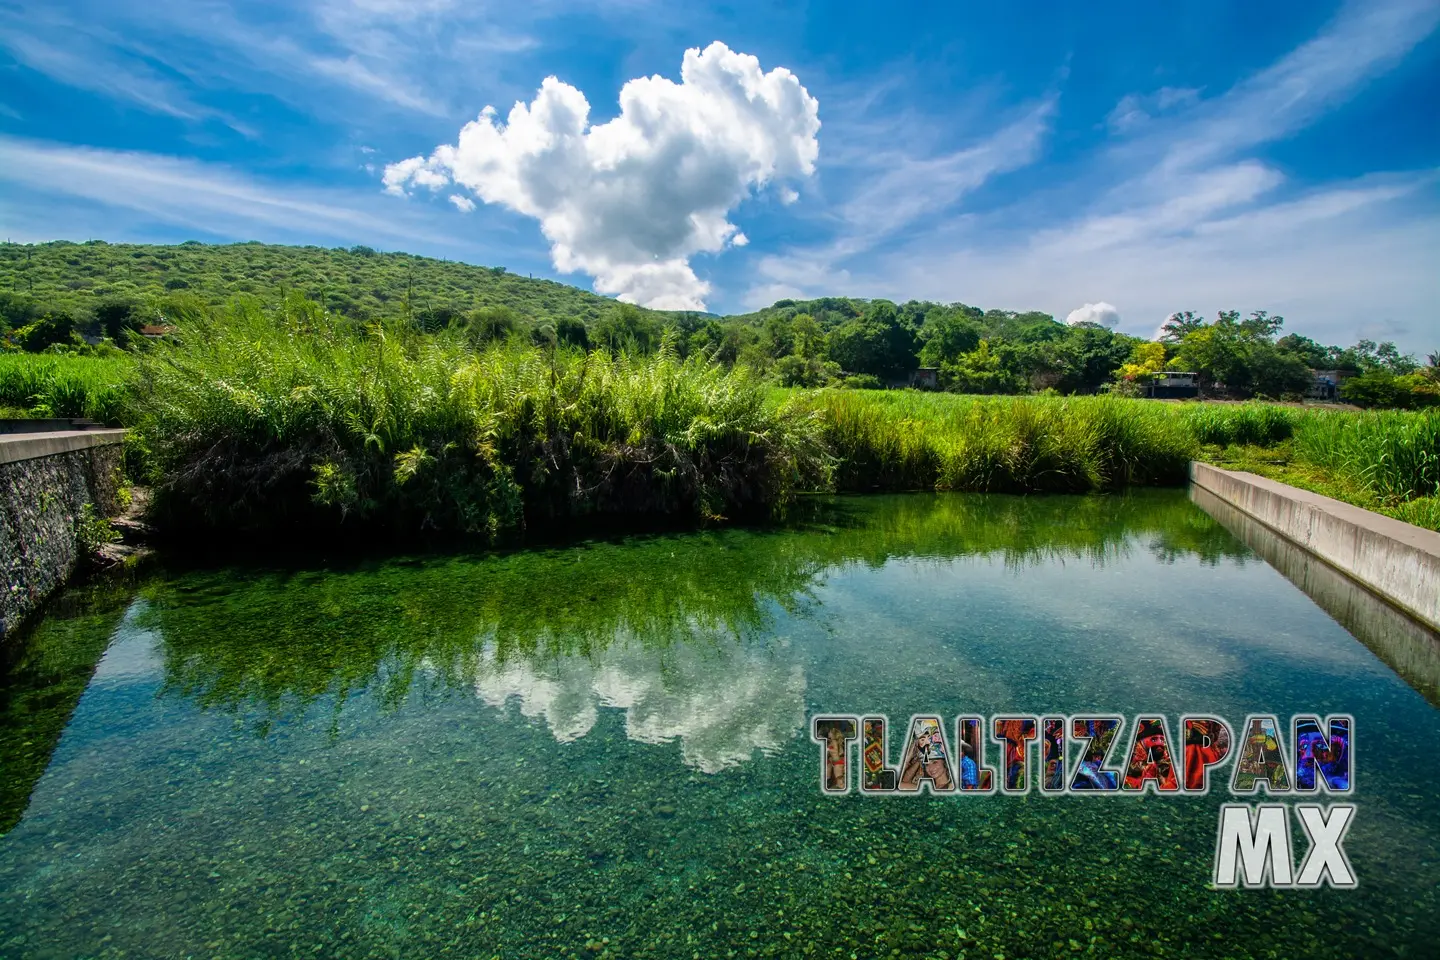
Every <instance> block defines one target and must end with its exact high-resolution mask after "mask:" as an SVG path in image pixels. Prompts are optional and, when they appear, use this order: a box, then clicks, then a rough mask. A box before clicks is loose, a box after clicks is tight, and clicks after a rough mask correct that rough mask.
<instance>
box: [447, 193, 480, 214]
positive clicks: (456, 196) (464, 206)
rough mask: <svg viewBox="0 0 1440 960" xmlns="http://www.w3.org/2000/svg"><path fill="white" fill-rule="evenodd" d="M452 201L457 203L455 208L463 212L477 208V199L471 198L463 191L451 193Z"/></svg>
mask: <svg viewBox="0 0 1440 960" xmlns="http://www.w3.org/2000/svg"><path fill="white" fill-rule="evenodd" d="M450 202H451V203H453V204H455V209H456V210H459V211H460V212H461V213H469V212H470V211H471V210H474V209H475V201H474V200H471V199H470V198H469V197H467V196H465V194H463V193H452V194H450Z"/></svg>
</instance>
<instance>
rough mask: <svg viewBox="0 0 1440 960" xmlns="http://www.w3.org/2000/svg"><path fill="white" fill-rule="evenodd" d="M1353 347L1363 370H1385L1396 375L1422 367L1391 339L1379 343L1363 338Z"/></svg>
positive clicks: (1412, 371)
mask: <svg viewBox="0 0 1440 960" xmlns="http://www.w3.org/2000/svg"><path fill="white" fill-rule="evenodd" d="M1351 349H1352V350H1353V351H1354V352H1355V355H1356V357H1357V358H1358V359H1359V361H1360V368H1361V369H1362V370H1383V371H1385V372H1386V373H1389V374H1393V375H1395V376H1404V375H1405V374H1407V373H1414V372H1415V371H1416V370H1418V369H1419V368H1420V364H1419V363H1417V362H1416V361H1415V358H1414V357H1413V356H1411V355H1410V354H1408V353H1401V352H1400V349H1399V348H1398V347H1396V346H1395V344H1394V343H1392V342H1390V341H1389V340H1386V341H1385V342H1384V343H1378V344H1377V343H1376V342H1375V341H1373V340H1361V341H1360V342H1359V343H1357V344H1355V346H1354V347H1352V348H1351Z"/></svg>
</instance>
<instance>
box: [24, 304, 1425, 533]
mask: <svg viewBox="0 0 1440 960" xmlns="http://www.w3.org/2000/svg"><path fill="white" fill-rule="evenodd" d="M0 405H3V406H5V407H7V408H9V409H11V410H12V411H14V410H17V409H19V410H24V411H28V412H30V413H31V414H41V415H50V416H91V417H94V418H96V419H100V420H104V421H107V422H114V423H122V424H125V425H128V426H131V427H133V428H134V431H133V437H132V440H131V442H130V447H129V449H130V455H131V469H132V472H133V473H134V474H136V476H137V479H141V480H143V481H145V482H148V483H150V484H152V485H153V486H154V487H155V491H156V497H155V500H154V504H155V509H156V511H157V513H156V518H155V519H156V520H157V521H158V522H160V523H161V524H162V525H164V524H169V525H171V526H172V527H175V528H181V527H184V528H187V529H196V528H198V529H211V530H217V531H223V532H238V533H246V532H248V533H253V534H260V533H267V532H275V531H282V532H283V531H289V532H292V533H293V532H297V531H300V530H333V529H346V528H364V529H377V530H384V531H386V532H391V533H396V534H401V535H411V534H415V533H421V532H438V533H461V534H480V535H483V536H486V537H489V538H492V539H493V538H496V537H499V536H502V535H504V534H506V533H507V532H510V531H514V530H517V529H521V528H524V527H533V526H536V525H543V524H547V523H555V522H561V523H563V522H567V521H569V520H570V519H572V518H579V517H604V516H627V517H631V518H637V519H638V518H647V519H648V518H663V517H671V518H677V519H682V520H684V519H691V520H703V519H707V518H709V519H713V518H717V517H732V518H733V517H737V516H741V515H746V514H753V513H756V512H758V511H773V510H777V509H781V508H783V507H784V505H785V504H786V503H788V502H790V501H791V500H793V498H794V497H795V496H796V495H797V494H799V493H801V492H804V491H810V490H824V489H836V490H841V491H870V490H988V491H1014V492H1032V491H1034V492H1044V491H1070V492H1087V491H1096V490H1110V489H1116V488H1121V487H1125V486H1129V485H1166V484H1178V483H1182V482H1184V479H1185V473H1186V463H1187V461H1188V460H1190V459H1191V458H1195V457H1199V458H1202V459H1206V460H1210V461H1212V462H1215V463H1218V464H1221V465H1225V466H1230V467H1235V468H1239V469H1247V470H1252V471H1254V472H1257V473H1261V474H1263V475H1266V476H1271V477H1274V478H1275V479H1278V480H1281V481H1284V482H1287V483H1292V484H1295V485H1297V486H1301V487H1304V488H1306V489H1311V490H1315V491H1317V492H1319V493H1323V494H1326V495H1328V496H1333V497H1336V498H1338V499H1342V500H1346V501H1349V502H1351V503H1355V504H1357V505H1360V506H1363V507H1366V508H1368V509H1372V510H1376V511H1379V512H1381V513H1385V514H1388V515H1391V516H1395V517H1398V518H1400V519H1402V520H1406V521H1408V522H1411V523H1415V524H1418V525H1421V526H1426V527H1429V528H1431V529H1440V411H1434V410H1431V411H1415V412H1399V411H1389V412H1366V413H1356V412H1350V411H1341V410H1324V409H1316V408H1297V407H1284V406H1277V405H1267V404H1261V403H1247V404H1195V403H1161V402H1155V401H1144V400H1127V399H1122V398H1117V397H1095V396H1077V397H1051V396H1030V397H973V396H959V395H952V394H928V393H919V392H915V391H861V390H822V391H803V390H775V389H773V388H771V387H769V386H767V385H766V384H764V383H763V382H761V381H760V380H758V379H756V378H755V377H753V376H752V375H751V374H749V373H747V372H746V371H745V370H744V369H743V368H736V369H734V370H726V369H724V368H722V367H720V366H718V365H713V364H710V363H707V362H705V361H704V360H703V359H702V358H699V357H695V356H692V357H690V358H688V359H681V358H679V357H678V356H676V355H675V354H674V352H672V351H670V350H662V351H661V352H660V354H659V355H656V356H651V357H641V358H632V357H625V356H620V357H611V356H610V355H608V354H606V353H604V352H595V353H591V354H588V355H586V354H584V353H582V352H579V351H566V350H554V351H546V350H543V349H540V348H536V347H531V346H527V345H519V344H514V343H512V344H508V345H503V346H493V347H491V348H489V349H487V350H483V351H479V352H477V351H475V350H474V349H472V348H471V347H470V346H469V345H468V344H467V343H466V342H465V341H464V340H462V339H461V338H459V337H450V336H444V335H441V336H419V335H416V334H414V333H413V332H409V333H407V332H405V331H402V330H397V329H392V328H388V327H385V326H376V327H372V328H371V329H370V330H368V331H362V330H359V329H358V328H356V327H355V326H354V325H353V324H337V323H332V322H331V321H330V319H329V318H328V317H327V316H326V315H325V314H324V313H323V312H322V311H320V310H318V309H314V308H313V305H311V308H300V309H292V310H289V311H287V312H286V313H285V314H283V315H281V316H277V315H273V314H269V313H267V312H264V311H262V310H260V309H258V308H254V307H245V306H243V305H242V306H237V307H236V308H234V309H232V310H230V311H228V312H225V313H222V314H219V315H217V316H216V317H215V318H214V319H212V320H209V321H205V322H200V323H196V324H194V325H192V326H190V327H187V329H186V331H185V334H184V338H183V341H182V342H175V343H161V344H156V345H153V346H152V347H151V348H149V349H147V350H144V351H141V352H139V353H138V354H137V355H135V356H133V357H131V356H125V355H121V356H114V357H103V358H102V357H74V356H63V355H58V356H56V355H46V356H20V355H9V356H4V357H0Z"/></svg>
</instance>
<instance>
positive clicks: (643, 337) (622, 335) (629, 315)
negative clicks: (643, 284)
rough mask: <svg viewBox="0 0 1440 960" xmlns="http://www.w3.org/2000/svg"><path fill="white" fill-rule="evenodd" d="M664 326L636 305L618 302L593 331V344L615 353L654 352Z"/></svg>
mask: <svg viewBox="0 0 1440 960" xmlns="http://www.w3.org/2000/svg"><path fill="white" fill-rule="evenodd" d="M660 332H661V331H660V324H659V323H657V322H656V321H655V320H653V319H652V318H651V317H650V315H649V314H646V313H642V312H641V311H640V308H639V307H637V306H635V305H634V304H633V303H617V304H616V305H615V307H614V308H613V309H612V310H611V311H610V312H609V313H608V314H606V315H605V316H604V317H603V318H601V320H600V321H599V322H597V323H596V324H595V325H594V327H592V328H591V330H590V342H591V343H592V344H594V345H595V346H597V347H604V348H605V349H606V350H609V351H610V352H612V353H624V352H628V353H654V352H655V348H656V347H658V346H659V345H660Z"/></svg>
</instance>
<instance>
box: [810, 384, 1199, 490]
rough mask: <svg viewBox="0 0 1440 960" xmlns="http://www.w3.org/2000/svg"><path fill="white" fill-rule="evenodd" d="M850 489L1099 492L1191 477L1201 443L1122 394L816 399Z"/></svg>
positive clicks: (867, 394) (1157, 409)
mask: <svg viewBox="0 0 1440 960" xmlns="http://www.w3.org/2000/svg"><path fill="white" fill-rule="evenodd" d="M802 402H803V403H804V404H806V405H807V407H808V408H809V409H812V410H815V411H818V412H820V413H821V414H823V419H824V421H825V424H826V439H827V441H828V443H829V446H830V449H831V452H832V453H833V454H834V455H835V456H836V457H837V459H838V460H839V464H840V465H839V467H838V468H837V474H836V483H837V485H838V486H839V487H840V488H841V489H846V490H872V489H885V490H903V489H934V490H989V491H1068V492H1076V491H1089V490H1108V489H1115V488H1118V487H1124V486H1129V485H1134V484H1175V483H1182V482H1184V480H1185V477H1186V473H1187V468H1188V464H1189V460H1190V456H1191V454H1192V452H1193V450H1194V448H1195V443H1194V440H1193V438H1192V437H1191V435H1190V433H1189V432H1188V430H1187V429H1186V428H1185V426H1184V425H1183V423H1180V422H1178V421H1176V419H1175V418H1174V417H1173V416H1171V415H1169V414H1168V413H1167V411H1166V410H1165V409H1164V408H1162V407H1161V406H1159V405H1156V404H1144V403H1139V402H1135V401H1129V400H1124V399H1120V398H1112V397H968V396H954V395H949V394H927V393H916V392H912V391H884V392H881V391H856V390H825V391H819V392H817V393H814V394H811V395H809V396H807V397H806V398H805V399H804V400H803V401H802Z"/></svg>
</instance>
